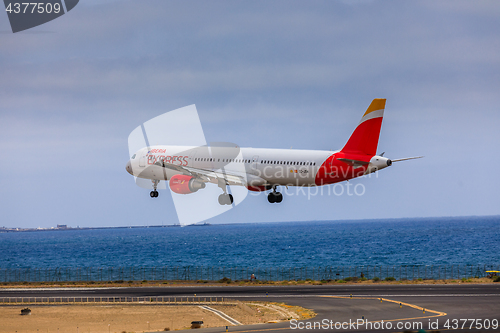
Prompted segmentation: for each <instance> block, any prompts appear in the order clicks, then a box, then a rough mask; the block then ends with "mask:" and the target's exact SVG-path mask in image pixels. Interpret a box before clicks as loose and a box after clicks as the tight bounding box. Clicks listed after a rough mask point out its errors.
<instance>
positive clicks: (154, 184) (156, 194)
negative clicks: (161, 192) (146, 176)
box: [149, 179, 160, 198]
mask: <svg viewBox="0 0 500 333" xmlns="http://www.w3.org/2000/svg"><path fill="white" fill-rule="evenodd" d="M152 182H153V190H152V191H151V192H150V193H149V196H150V197H151V198H158V191H157V190H156V189H157V188H158V183H159V182H160V181H159V180H156V179H155V180H152Z"/></svg>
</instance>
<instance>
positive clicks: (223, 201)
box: [218, 178, 233, 206]
mask: <svg viewBox="0 0 500 333" xmlns="http://www.w3.org/2000/svg"><path fill="white" fill-rule="evenodd" d="M218 186H219V187H220V188H221V189H222V190H223V191H224V193H223V194H221V195H219V204H220V205H222V206H224V205H232V204H233V195H232V194H228V193H227V184H226V181H225V180H224V179H221V178H219V180H218Z"/></svg>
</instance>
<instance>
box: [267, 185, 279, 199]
mask: <svg viewBox="0 0 500 333" xmlns="http://www.w3.org/2000/svg"><path fill="white" fill-rule="evenodd" d="M267 201H269V203H280V202H282V201H283V194H281V193H280V192H276V186H273V191H272V192H270V193H269V194H268V195H267Z"/></svg>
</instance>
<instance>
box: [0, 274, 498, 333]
mask: <svg viewBox="0 0 500 333" xmlns="http://www.w3.org/2000/svg"><path fill="white" fill-rule="evenodd" d="M266 293H267V295H266ZM194 294H196V295H197V296H198V297H221V296H223V297H228V298H232V299H238V300H241V301H250V300H255V301H271V302H285V303H287V304H290V305H300V306H303V307H306V308H309V309H312V310H313V311H314V312H316V313H317V316H316V317H315V318H312V319H309V320H306V321H301V322H282V323H278V324H262V325H247V326H230V327H229V331H230V332H267V331H272V332H285V331H287V332H290V331H307V332H333V331H354V332H403V331H406V330H408V331H414V332H416V331H418V330H419V329H420V328H422V329H424V330H426V331H429V330H440V331H443V330H446V331H460V332H499V331H500V327H497V328H496V329H493V325H494V324H495V321H496V323H497V325H500V283H498V284H477V285H475V284H448V285H442V284H436V285H432V284H430V285H411V284H408V285H404V284H402V285H387V284H367V285H360V284H355V285H320V286H304V285H300V286H262V285H258V286H193V287H186V286H184V287H176V286H173V287H172V286H159V287H139V288H87V289H81V288H45V289H32V288H26V289H0V297H150V296H165V297H168V296H175V297H187V296H194ZM351 294H352V299H351V298H350V295H351ZM381 298H382V302H381V300H380V299H381ZM424 310H425V311H424ZM362 318H364V319H365V320H367V321H368V323H366V322H363V323H362ZM358 320H359V322H358ZM382 320H383V323H382V322H381V321H382ZM353 322H354V323H359V325H356V324H354V325H353ZM487 323H489V325H490V328H488V329H486V328H484V327H482V328H480V329H478V328H475V327H476V326H479V325H483V324H487ZM430 325H431V326H430ZM434 325H435V326H434ZM471 326H472V327H471ZM301 327H303V329H302V328H301ZM308 327H311V329H306V328H308ZM462 327H463V328H464V329H461V328H462ZM201 331H202V332H207V333H208V332H221V329H220V328H210V329H201ZM222 331H225V330H222Z"/></svg>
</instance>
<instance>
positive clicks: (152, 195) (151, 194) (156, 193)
mask: <svg viewBox="0 0 500 333" xmlns="http://www.w3.org/2000/svg"><path fill="white" fill-rule="evenodd" d="M149 196H150V197H151V198H158V191H151V192H150V193H149Z"/></svg>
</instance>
